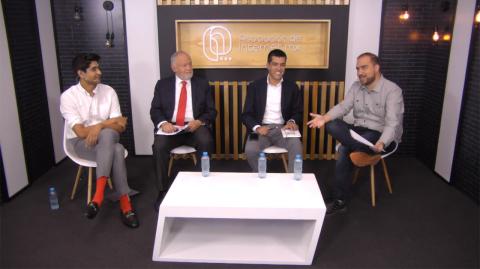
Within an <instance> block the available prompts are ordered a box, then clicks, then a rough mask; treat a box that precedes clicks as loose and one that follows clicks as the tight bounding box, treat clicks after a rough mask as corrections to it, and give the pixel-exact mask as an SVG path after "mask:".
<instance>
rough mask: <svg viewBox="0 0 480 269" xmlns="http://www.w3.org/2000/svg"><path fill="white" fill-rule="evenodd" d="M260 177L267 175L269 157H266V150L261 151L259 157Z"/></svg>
mask: <svg viewBox="0 0 480 269" xmlns="http://www.w3.org/2000/svg"><path fill="white" fill-rule="evenodd" d="M258 177H259V178H266V177H267V158H265V153H264V152H260V156H259V157H258Z"/></svg>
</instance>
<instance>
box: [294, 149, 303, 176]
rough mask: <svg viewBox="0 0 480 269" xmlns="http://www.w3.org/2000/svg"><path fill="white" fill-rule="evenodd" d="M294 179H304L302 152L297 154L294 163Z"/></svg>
mask: <svg viewBox="0 0 480 269" xmlns="http://www.w3.org/2000/svg"><path fill="white" fill-rule="evenodd" d="M293 179H295V180H300V179H302V155H300V154H297V156H295V162H294V163H293Z"/></svg>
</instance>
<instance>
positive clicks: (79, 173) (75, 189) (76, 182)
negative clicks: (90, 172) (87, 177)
mask: <svg viewBox="0 0 480 269" xmlns="http://www.w3.org/2000/svg"><path fill="white" fill-rule="evenodd" d="M82 168H83V167H82V166H81V165H79V166H78V171H77V177H76V178H75V183H74V184H73V189H72V194H71V195H70V200H73V198H75V192H77V186H78V182H79V181H80V175H81V174H82Z"/></svg>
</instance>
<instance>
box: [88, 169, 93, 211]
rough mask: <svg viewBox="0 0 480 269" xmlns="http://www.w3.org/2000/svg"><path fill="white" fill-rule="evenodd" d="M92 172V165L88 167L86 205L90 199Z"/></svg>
mask: <svg viewBox="0 0 480 269" xmlns="http://www.w3.org/2000/svg"><path fill="white" fill-rule="evenodd" d="M92 174H93V167H89V168H88V191H87V205H88V204H89V203H90V201H92Z"/></svg>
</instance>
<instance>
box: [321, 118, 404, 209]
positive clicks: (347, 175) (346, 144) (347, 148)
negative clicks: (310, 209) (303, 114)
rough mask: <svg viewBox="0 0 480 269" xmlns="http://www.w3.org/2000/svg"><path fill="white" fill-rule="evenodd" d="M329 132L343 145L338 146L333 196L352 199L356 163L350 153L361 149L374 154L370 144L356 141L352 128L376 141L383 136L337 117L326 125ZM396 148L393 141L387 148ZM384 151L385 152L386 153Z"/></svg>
mask: <svg viewBox="0 0 480 269" xmlns="http://www.w3.org/2000/svg"><path fill="white" fill-rule="evenodd" d="M325 128H326V130H327V132H328V133H329V134H330V135H331V136H332V137H333V138H335V139H336V140H337V141H339V142H340V143H341V144H342V145H341V146H340V147H339V148H338V159H337V162H336V163H335V178H334V183H333V198H334V199H340V200H344V201H348V200H350V195H351V185H352V171H353V168H354V165H353V163H352V160H350V153H352V152H356V151H361V152H366V153H368V154H374V151H373V150H371V149H370V148H369V147H368V146H366V145H364V144H362V143H360V142H358V141H356V140H355V139H353V138H352V136H351V135H350V129H352V130H354V131H355V132H357V133H358V134H359V135H361V136H362V137H363V138H365V139H367V140H368V141H370V142H372V144H374V145H375V143H376V142H377V141H378V139H379V138H380V136H381V133H380V132H379V131H375V130H370V129H368V128H365V127H358V126H353V125H351V124H348V123H346V122H344V121H343V120H340V119H336V120H333V121H330V122H328V123H327V124H326V125H325ZM394 148H395V142H392V143H391V144H390V145H389V146H388V147H387V148H386V149H385V151H386V152H389V151H391V150H393V149H394ZM386 152H384V153H386Z"/></svg>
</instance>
